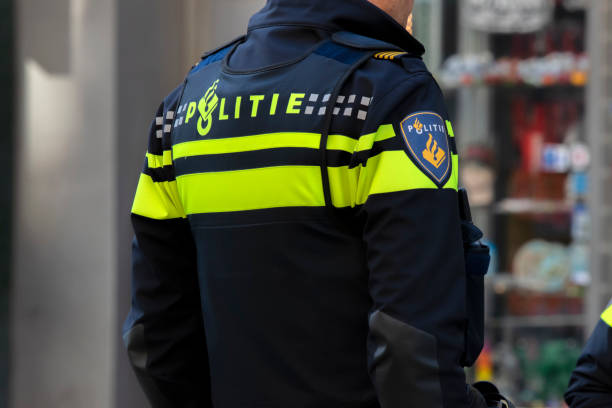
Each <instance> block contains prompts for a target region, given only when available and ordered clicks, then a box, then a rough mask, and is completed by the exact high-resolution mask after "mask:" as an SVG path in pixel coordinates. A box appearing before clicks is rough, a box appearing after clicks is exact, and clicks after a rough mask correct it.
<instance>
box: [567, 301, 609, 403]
mask: <svg viewBox="0 0 612 408" xmlns="http://www.w3.org/2000/svg"><path fill="white" fill-rule="evenodd" d="M611 325H612V305H611V306H609V307H608V309H606V311H605V312H604V313H603V314H602V315H601V320H600V321H599V323H598V324H597V326H596V327H595V331H594V332H593V334H592V335H591V337H590V338H589V340H588V341H587V344H586V346H585V348H584V350H583V352H582V355H581V356H580V358H579V359H578V363H577V365H576V368H575V369H574V371H573V372H572V376H571V378H570V382H569V388H568V390H567V392H566V393H565V400H566V402H567V404H568V405H569V406H570V408H604V407H612V327H611Z"/></svg>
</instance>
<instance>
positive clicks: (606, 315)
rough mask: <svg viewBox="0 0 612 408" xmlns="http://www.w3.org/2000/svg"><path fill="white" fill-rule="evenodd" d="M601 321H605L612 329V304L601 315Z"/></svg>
mask: <svg viewBox="0 0 612 408" xmlns="http://www.w3.org/2000/svg"><path fill="white" fill-rule="evenodd" d="M601 320H603V321H604V322H605V323H606V324H607V325H608V326H610V327H612V304H610V305H609V306H608V307H607V308H606V310H604V312H603V313H602V314H601Z"/></svg>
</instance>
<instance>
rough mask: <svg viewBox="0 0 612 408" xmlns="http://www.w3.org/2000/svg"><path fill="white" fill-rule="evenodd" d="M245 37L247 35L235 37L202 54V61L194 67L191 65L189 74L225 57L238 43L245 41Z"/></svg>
mask: <svg viewBox="0 0 612 408" xmlns="http://www.w3.org/2000/svg"><path fill="white" fill-rule="evenodd" d="M245 37H246V36H244V35H241V36H240V37H238V38H235V39H233V40H232V41H230V42H228V43H225V44H223V45H221V46H220V47H217V48H215V49H212V50H210V51H207V52H205V53H204V54H202V57H200V61H198V62H197V63H195V64H194V65H193V67H191V71H190V72H189V74H193V73H194V72H197V71H199V70H200V69H202V68H204V67H205V66H207V65H210V64H212V63H213V62H217V61H219V60H221V59H223V58H224V57H225V56H226V55H227V53H228V52H230V51H231V50H232V49H233V48H234V46H235V45H236V44H238V43H240V42H243V41H244V39H245Z"/></svg>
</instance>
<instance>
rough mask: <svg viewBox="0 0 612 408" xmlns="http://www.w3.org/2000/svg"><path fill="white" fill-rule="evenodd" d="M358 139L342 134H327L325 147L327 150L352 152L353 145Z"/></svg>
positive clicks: (353, 149) (355, 144)
mask: <svg viewBox="0 0 612 408" xmlns="http://www.w3.org/2000/svg"><path fill="white" fill-rule="evenodd" d="M358 142H359V140H357V139H351V138H350V137H348V136H343V135H329V136H328V137H327V149H328V150H343V151H345V152H349V153H353V152H354V151H355V146H357V143H358Z"/></svg>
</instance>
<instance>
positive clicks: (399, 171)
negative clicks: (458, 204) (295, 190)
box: [328, 151, 459, 208]
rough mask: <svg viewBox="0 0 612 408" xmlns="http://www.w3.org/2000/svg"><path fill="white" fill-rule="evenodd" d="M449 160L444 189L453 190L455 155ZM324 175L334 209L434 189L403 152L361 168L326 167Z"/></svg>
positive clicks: (383, 156) (374, 159) (382, 155)
mask: <svg viewBox="0 0 612 408" xmlns="http://www.w3.org/2000/svg"><path fill="white" fill-rule="evenodd" d="M452 160H453V172H452V174H451V176H450V178H449V180H448V182H447V183H446V184H445V185H444V188H445V189H453V190H457V175H458V171H457V165H458V163H459V159H458V157H457V155H452ZM328 174H329V184H330V189H331V197H332V204H333V205H334V207H338V208H344V207H354V206H355V205H361V204H364V203H365V202H366V201H367V199H368V197H369V196H370V195H373V194H383V193H395V192H400V191H408V190H417V189H437V188H438V186H436V184H435V183H434V182H433V181H432V180H431V179H430V178H429V177H427V176H426V175H425V173H423V171H422V170H421V169H419V168H418V167H417V166H416V165H415V164H414V163H413V162H412V160H410V159H409V158H408V156H407V155H406V153H405V152H403V151H387V152H382V153H380V154H378V155H376V156H374V157H372V158H370V159H369V160H368V161H367V163H366V165H365V167H363V166H359V167H356V168H353V169H349V168H348V166H342V167H329V168H328Z"/></svg>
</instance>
